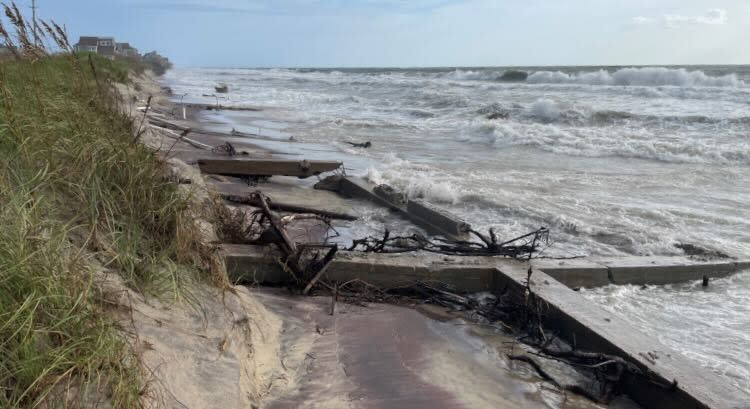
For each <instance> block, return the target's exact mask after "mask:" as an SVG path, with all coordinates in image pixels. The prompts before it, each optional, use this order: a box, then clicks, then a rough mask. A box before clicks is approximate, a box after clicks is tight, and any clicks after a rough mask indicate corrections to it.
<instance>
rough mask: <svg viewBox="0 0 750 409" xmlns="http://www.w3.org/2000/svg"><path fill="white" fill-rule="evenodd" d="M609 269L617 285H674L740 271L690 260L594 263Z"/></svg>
mask: <svg viewBox="0 0 750 409" xmlns="http://www.w3.org/2000/svg"><path fill="white" fill-rule="evenodd" d="M594 260H596V261H597V262H599V263H601V264H604V265H605V266H607V268H609V271H610V275H611V278H612V282H613V283H615V284H635V285H644V284H653V285H662V284H671V283H679V282H685V281H692V280H700V279H702V278H703V276H707V277H710V278H717V277H726V276H727V275H730V274H732V273H734V272H736V271H737V266H736V265H735V263H734V262H733V261H731V260H729V261H724V260H721V261H707V262H704V261H695V260H691V259H689V258H687V257H625V258H616V259H594Z"/></svg>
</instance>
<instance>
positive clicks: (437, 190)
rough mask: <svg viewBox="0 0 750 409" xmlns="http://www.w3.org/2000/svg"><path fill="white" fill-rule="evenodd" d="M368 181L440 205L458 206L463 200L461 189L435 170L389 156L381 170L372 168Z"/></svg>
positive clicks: (368, 171) (369, 171)
mask: <svg viewBox="0 0 750 409" xmlns="http://www.w3.org/2000/svg"><path fill="white" fill-rule="evenodd" d="M443 176H444V175H443ZM367 179H368V180H369V181H370V182H372V183H375V184H378V185H379V184H382V183H385V184H388V185H391V186H393V187H395V188H397V189H399V190H400V191H402V192H404V193H405V194H406V195H407V196H408V197H409V198H410V199H427V200H429V201H434V202H439V203H450V204H456V203H458V202H459V200H460V198H461V194H460V192H459V189H458V188H457V187H456V186H455V185H454V184H453V183H451V182H449V181H444V180H440V179H443V178H442V177H441V175H438V174H437V173H436V172H435V171H434V170H433V169H431V168H429V167H425V166H417V165H413V164H412V163H411V162H409V161H406V160H403V159H399V158H397V157H396V156H395V155H392V154H391V155H388V156H387V157H386V158H385V163H384V164H383V166H381V167H379V168H374V167H370V168H369V169H368V170H367Z"/></svg>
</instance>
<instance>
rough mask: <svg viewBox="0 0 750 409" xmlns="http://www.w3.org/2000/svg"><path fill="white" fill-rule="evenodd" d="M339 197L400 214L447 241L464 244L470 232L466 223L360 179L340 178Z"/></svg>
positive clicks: (427, 204) (438, 209) (431, 206)
mask: <svg viewBox="0 0 750 409" xmlns="http://www.w3.org/2000/svg"><path fill="white" fill-rule="evenodd" d="M339 193H341V194H342V195H344V196H347V197H356V198H362V199H367V200H371V201H373V202H375V203H377V204H379V205H381V206H384V207H387V208H389V209H391V210H393V211H396V212H398V213H400V214H402V215H403V216H405V217H406V218H407V219H409V220H410V221H412V222H413V223H414V224H416V225H418V226H420V227H422V228H424V229H425V230H427V231H428V232H430V233H433V234H438V235H442V236H445V237H447V238H449V239H453V240H465V239H466V238H467V233H468V231H469V230H470V229H471V226H469V224H468V223H466V222H464V221H463V220H461V219H460V218H458V217H457V216H455V215H452V214H450V213H449V212H447V211H445V210H443V209H440V208H438V207H437V206H434V205H432V204H429V203H426V202H424V201H419V200H408V199H403V198H402V195H400V194H398V192H394V191H392V189H382V188H381V187H380V186H375V185H374V184H372V183H369V182H367V181H366V180H364V179H361V178H355V177H344V178H341V181H340V182H339ZM404 202H405V203H404Z"/></svg>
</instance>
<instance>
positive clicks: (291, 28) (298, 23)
mask: <svg viewBox="0 0 750 409" xmlns="http://www.w3.org/2000/svg"><path fill="white" fill-rule="evenodd" d="M17 3H18V5H19V6H23V7H24V8H25V7H27V6H29V5H30V4H31V0H18V1H17ZM37 7H38V9H39V12H38V13H39V14H38V15H40V16H41V17H42V18H46V19H49V18H52V19H54V20H55V21H57V22H58V23H63V24H65V26H66V27H67V29H68V31H69V33H70V35H71V37H73V38H76V39H77V38H78V36H80V35H110V36H115V37H116V39H117V41H122V42H130V43H131V44H132V45H133V46H135V47H137V48H138V49H139V50H141V51H151V50H157V51H159V52H160V53H162V54H164V55H166V56H168V57H169V58H170V59H171V60H172V61H173V62H174V63H175V64H176V65H177V66H182V67H425V66H430V67H437V66H451V67H452V66H529V65H648V64H749V63H750V0H709V1H705V0H407V1H398V0H330V1H326V0H307V1H305V0H213V1H207V0H184V1H178V0H64V1H63V0H37Z"/></svg>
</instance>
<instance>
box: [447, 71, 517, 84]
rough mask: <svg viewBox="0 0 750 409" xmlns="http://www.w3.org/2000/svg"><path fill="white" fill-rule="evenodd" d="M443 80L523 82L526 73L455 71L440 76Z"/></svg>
mask: <svg viewBox="0 0 750 409" xmlns="http://www.w3.org/2000/svg"><path fill="white" fill-rule="evenodd" d="M441 75H442V77H444V78H450V79H454V80H458V81H499V82H523V81H525V80H526V79H527V78H528V75H529V74H528V73H527V72H526V71H520V70H503V71H489V70H476V71H474V70H467V71H465V70H458V69H457V70H455V71H452V72H450V73H447V74H441Z"/></svg>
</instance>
